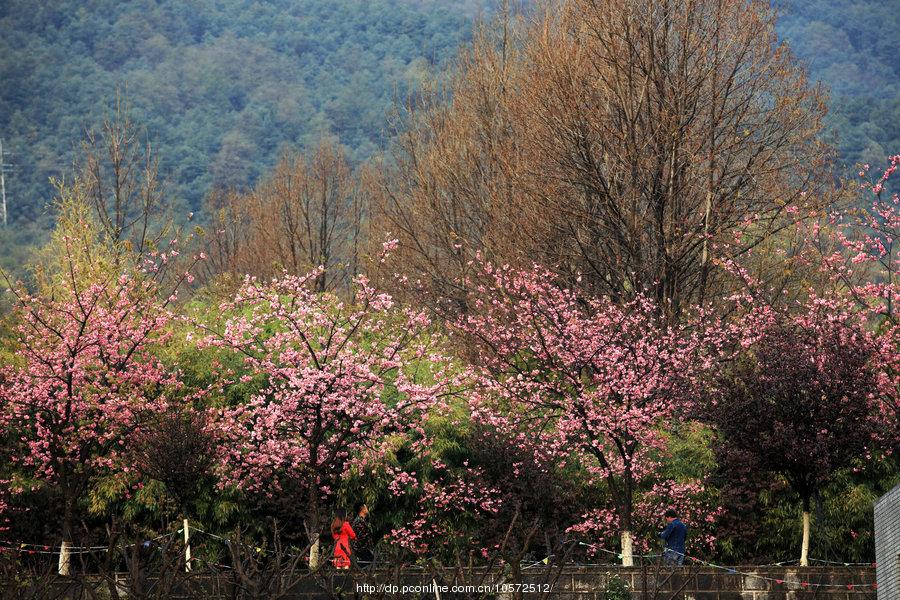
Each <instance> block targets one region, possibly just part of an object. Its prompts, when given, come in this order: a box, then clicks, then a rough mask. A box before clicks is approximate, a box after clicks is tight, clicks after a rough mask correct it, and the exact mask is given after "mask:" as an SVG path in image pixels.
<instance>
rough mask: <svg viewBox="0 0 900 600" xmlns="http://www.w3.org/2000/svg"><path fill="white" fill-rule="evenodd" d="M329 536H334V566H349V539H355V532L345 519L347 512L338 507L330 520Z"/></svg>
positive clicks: (347, 567) (341, 567) (346, 567)
mask: <svg viewBox="0 0 900 600" xmlns="http://www.w3.org/2000/svg"><path fill="white" fill-rule="evenodd" d="M331 537H333V538H334V561H333V562H334V566H335V568H338V569H349V568H350V540H355V539H356V533H355V532H354V531H353V528H352V527H351V526H350V523H349V521H347V513H346V512H345V511H344V510H342V509H338V510H337V511H336V513H335V517H334V520H333V521H331Z"/></svg>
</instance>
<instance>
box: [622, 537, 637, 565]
mask: <svg viewBox="0 0 900 600" xmlns="http://www.w3.org/2000/svg"><path fill="white" fill-rule="evenodd" d="M622 566H623V567H633V566H634V539H633V538H632V537H631V532H630V531H623V532H622Z"/></svg>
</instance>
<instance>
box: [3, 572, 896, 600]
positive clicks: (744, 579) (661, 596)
mask: <svg viewBox="0 0 900 600" xmlns="http://www.w3.org/2000/svg"><path fill="white" fill-rule="evenodd" d="M296 575H297V576H298V577H301V578H303V579H302V580H301V581H299V582H297V583H296V584H294V585H293V586H291V585H290V583H289V582H284V583H285V584H287V585H286V586H276V587H282V589H283V588H284V587H290V590H289V591H287V593H285V594H284V595H281V596H279V597H280V598H281V599H282V600H338V599H341V600H343V599H346V600H351V599H352V600H393V599H396V600H471V599H472V598H479V599H482V600H517V598H516V594H515V593H514V591H515V589H516V587H517V586H513V585H511V584H509V583H505V582H508V581H509V579H508V578H504V577H502V574H501V573H499V572H497V571H493V572H489V571H483V570H477V569H475V570H463V571H444V572H439V573H430V572H426V571H413V570H408V571H403V572H400V573H397V572H393V573H391V572H388V571H381V572H375V573H361V572H354V573H348V572H338V573H336V572H334V571H332V572H331V573H330V574H322V575H319V576H317V577H316V578H315V579H310V578H305V577H304V575H303V574H301V573H298V574H296ZM613 579H618V581H619V582H620V583H624V584H625V585H627V587H628V589H629V591H630V592H631V597H632V599H633V600H876V591H875V588H874V586H873V585H872V584H873V583H874V582H875V569H874V568H873V567H856V566H852V567H838V566H835V567H807V568H799V567H793V568H791V567H740V568H738V569H736V570H735V572H728V570H726V569H720V568H719V569H717V568H712V567H699V568H698V567H693V566H684V567H674V568H661V567H653V566H650V567H647V568H646V569H642V568H640V567H633V568H625V567H618V566H612V565H610V566H591V567H565V568H563V569H559V568H552V569H548V568H547V567H545V566H543V565H539V566H537V567H535V568H532V569H525V570H523V573H522V576H521V579H520V580H519V581H521V583H520V584H519V586H521V587H519V588H518V589H519V590H520V591H521V592H522V594H521V596H520V597H521V598H522V600H532V599H533V600H553V599H557V598H559V599H562V600H606V598H607V596H606V590H607V588H608V586H609V584H610V581H611V580H613ZM120 581H121V583H120V587H121V588H122V592H124V594H125V595H123V596H120V598H127V597H128V594H127V591H126V590H125V587H124V586H125V585H127V584H126V583H125V581H126V580H125V579H124V578H123V579H122V580H120ZM153 583H154V582H153V581H146V580H145V581H144V582H143V584H144V585H145V587H147V588H148V589H149V588H152V587H153ZM261 583H265V584H266V586H265V587H268V585H269V584H271V583H272V581H271V580H266V581H265V582H261ZM804 583H805V584H806V585H804ZM433 586H439V589H438V590H435V589H434V588H433ZM460 586H481V589H480V590H475V589H468V590H467V589H465V588H461V587H460ZM3 588H4V582H3V580H2V579H0V591H2V590H3ZM84 588H92V589H93V590H94V591H93V592H91V593H85V592H84ZM416 588H418V589H416ZM454 588H455V589H454ZM51 591H52V592H54V593H53V594H43V595H39V596H38V595H33V596H28V597H35V598H36V597H48V598H49V597H54V598H72V599H79V600H80V599H85V600H87V599H88V598H91V599H93V600H107V599H108V600H112V598H111V597H110V595H109V593H108V583H104V582H102V581H100V580H99V579H96V578H95V577H93V576H89V577H88V578H86V579H83V580H75V581H73V580H68V582H66V581H58V582H56V583H55V584H54V585H53V590H51ZM236 591H237V590H235V589H231V588H230V584H229V583H228V581H227V579H219V578H214V577H211V576H209V575H206V574H196V575H195V577H193V578H192V580H191V581H190V583H189V584H185V585H184V586H181V585H179V586H176V588H175V591H174V593H173V594H170V595H169V596H168V597H169V598H173V599H174V598H177V599H178V600H201V599H202V600H226V599H230V598H233V597H237V596H236ZM79 592H81V593H79ZM435 592H437V593H435ZM0 597H4V598H5V597H10V596H4V595H3V594H2V593H0ZM240 597H244V596H240ZM259 597H266V596H259ZM619 598H621V596H618V597H617V600H619ZM888 598H889V600H898V599H897V598H896V597H888Z"/></svg>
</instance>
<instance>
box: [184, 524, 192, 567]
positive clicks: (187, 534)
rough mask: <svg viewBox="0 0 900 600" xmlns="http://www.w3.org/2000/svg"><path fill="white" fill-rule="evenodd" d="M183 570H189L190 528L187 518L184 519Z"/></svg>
mask: <svg viewBox="0 0 900 600" xmlns="http://www.w3.org/2000/svg"><path fill="white" fill-rule="evenodd" d="M184 570H185V572H186V573H190V572H191V530H190V527H189V525H188V520H187V519H185V520H184Z"/></svg>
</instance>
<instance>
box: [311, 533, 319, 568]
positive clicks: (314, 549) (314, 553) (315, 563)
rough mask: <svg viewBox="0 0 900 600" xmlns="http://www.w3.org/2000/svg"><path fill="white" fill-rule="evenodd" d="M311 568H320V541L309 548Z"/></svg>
mask: <svg viewBox="0 0 900 600" xmlns="http://www.w3.org/2000/svg"><path fill="white" fill-rule="evenodd" d="M309 568H310V569H317V568H319V540H316V541H315V542H313V545H312V546H310V547H309Z"/></svg>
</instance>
